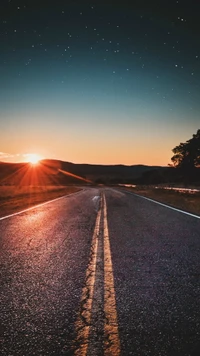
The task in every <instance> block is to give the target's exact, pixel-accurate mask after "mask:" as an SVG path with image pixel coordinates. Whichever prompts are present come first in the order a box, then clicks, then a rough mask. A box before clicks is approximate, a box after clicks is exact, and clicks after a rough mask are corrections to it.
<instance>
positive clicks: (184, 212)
mask: <svg viewBox="0 0 200 356" xmlns="http://www.w3.org/2000/svg"><path fill="white" fill-rule="evenodd" d="M123 191H124V192H126V193H128V194H131V195H135V196H136V197H140V198H143V199H146V200H149V201H152V202H153V203H156V204H158V205H161V206H164V207H165V208H168V209H171V210H175V211H178V212H179V213H182V214H185V215H189V216H192V217H193V218H196V219H200V216H199V215H195V214H192V213H188V212H187V211H184V210H181V209H177V208H174V207H173V206H170V205H166V204H163V203H160V202H159V201H157V200H153V199H150V198H147V197H144V196H143V195H139V194H135V193H132V192H129V191H127V190H125V189H123Z"/></svg>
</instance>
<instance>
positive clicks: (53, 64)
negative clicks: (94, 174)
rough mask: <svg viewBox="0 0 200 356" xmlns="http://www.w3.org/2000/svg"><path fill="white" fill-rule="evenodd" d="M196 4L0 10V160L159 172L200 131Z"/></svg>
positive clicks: (2, 6) (31, 4)
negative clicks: (155, 168)
mask: <svg viewBox="0 0 200 356" xmlns="http://www.w3.org/2000/svg"><path fill="white" fill-rule="evenodd" d="M199 13H200V4H199V2H198V1H197V0H190V1H183V0H178V1H177V0H168V1H163V0H162V1H161V0H160V1H158V0H157V1H155V0H152V1H149V0H148V1H147V0H146V1H143V0H140V1H137V0H136V1H126V0H124V1H118V2H116V1H112V2H111V1H109V0H108V1H103V0H102V1H95V0H93V1H83V0H82V1H75V0H74V1H70V0H68V1H59V0H56V1H42V0H40V1H37V0H34V1H32V0H27V1H25V0H21V1H20V0H1V3H0V161H15V162H18V161H25V160H26V157H27V155H28V154H29V153H36V154H39V155H41V157H43V158H54V159H61V160H65V161H70V162H74V163H96V164H120V163H121V164H127V165H131V164H148V165H167V164H168V163H170V158H171V157H172V155H173V154H172V151H171V150H172V148H173V147H174V146H176V145H178V144H179V143H180V142H184V141H186V140H187V139H189V138H190V137H191V136H192V134H193V133H195V132H196V131H197V129H198V128H199V127H200V86H199V85H200V21H199Z"/></svg>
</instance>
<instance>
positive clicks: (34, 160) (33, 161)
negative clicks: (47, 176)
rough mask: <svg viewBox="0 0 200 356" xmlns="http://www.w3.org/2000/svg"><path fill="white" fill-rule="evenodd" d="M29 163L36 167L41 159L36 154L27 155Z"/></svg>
mask: <svg viewBox="0 0 200 356" xmlns="http://www.w3.org/2000/svg"><path fill="white" fill-rule="evenodd" d="M27 159H28V162H29V163H31V164H33V165H35V164H38V163H39V161H40V159H41V157H40V156H39V155H37V154H36V153H30V154H28V155H27Z"/></svg>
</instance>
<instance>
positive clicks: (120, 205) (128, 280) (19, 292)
mask: <svg viewBox="0 0 200 356" xmlns="http://www.w3.org/2000/svg"><path fill="white" fill-rule="evenodd" d="M199 271H200V219H197V218H195V217H192V216H188V215H185V214H183V213H180V212H177V211H174V210H171V209H169V208H167V207H164V206H160V205H158V204H156V203H154V202H151V201H148V200H145V199H143V198H141V197H137V196H135V195H133V194H129V193H126V192H124V191H120V190H115V189H110V188H102V189H95V188H86V189H85V190H84V191H81V192H78V193H76V194H74V195H71V196H68V197H65V198H63V199H59V200H56V201H54V202H51V203H49V204H45V205H41V206H40V207H37V208H35V209H32V210H29V211H27V212H23V213H21V214H19V215H15V216H12V217H9V218H7V219H3V220H0V355H2V356H5V355H6V356H15V355H16V356H18V355H20V356H22V355H24V356H32V355H37V356H39V355H41V356H46V355H50V356H51V355H56V356H59V355H78V356H85V355H89V356H96V355H97V356H101V355H106V356H110V355H115V356H118V355H123V356H126V355H135V356H140V355H152V356H158V355H160V356H165V355H169V356H179V355H181V356H189V355H190V356H193V355H198V354H199V349H200V278H199V276H200V272H199Z"/></svg>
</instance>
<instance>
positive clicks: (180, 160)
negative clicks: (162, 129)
mask: <svg viewBox="0 0 200 356" xmlns="http://www.w3.org/2000/svg"><path fill="white" fill-rule="evenodd" d="M172 152H173V153H174V156H173V157H172V158H171V160H172V162H173V166H174V167H178V168H181V169H182V170H183V171H184V172H193V171H194V170H195V168H197V167H200V129H199V130H197V133H196V134H194V135H193V137H192V138H191V139H189V140H187V141H186V142H185V143H180V145H178V146H176V147H174V148H173V150H172Z"/></svg>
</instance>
